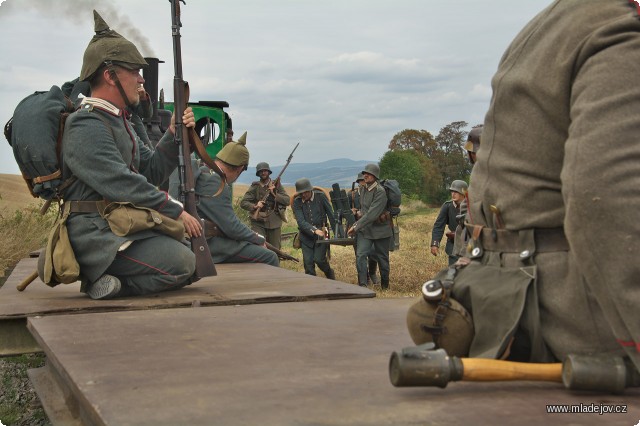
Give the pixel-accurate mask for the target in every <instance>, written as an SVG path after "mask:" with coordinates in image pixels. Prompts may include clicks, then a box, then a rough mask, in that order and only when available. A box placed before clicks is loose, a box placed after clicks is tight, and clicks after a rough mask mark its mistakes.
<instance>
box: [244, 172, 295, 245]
mask: <svg viewBox="0 0 640 426" xmlns="http://www.w3.org/2000/svg"><path fill="white" fill-rule="evenodd" d="M271 173H273V172H272V171H271V169H270V168H269V164H268V163H264V162H262V163H258V165H257V166H256V176H258V177H259V178H260V180H259V181H255V182H253V183H251V186H250V187H249V189H248V190H247V192H246V193H245V194H244V197H242V201H240V207H242V208H243V209H245V210H247V211H248V212H249V213H250V218H251V229H253V230H254V231H255V232H257V233H258V234H261V235H264V236H265V238H266V239H267V241H268V242H269V244H271V245H273V246H274V247H276V248H278V249H279V248H280V235H281V233H282V222H283V221H286V216H285V210H286V208H287V206H288V205H289V202H290V201H291V198H290V197H289V194H287V192H286V191H285V190H284V188H283V187H282V185H281V184H280V179H276V180H272V179H271Z"/></svg>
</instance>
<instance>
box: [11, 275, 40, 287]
mask: <svg viewBox="0 0 640 426" xmlns="http://www.w3.org/2000/svg"><path fill="white" fill-rule="evenodd" d="M36 278H38V271H33V272H32V273H31V275H29V276H28V277H27V278H25V279H24V280H23V281H22V282H21V283H20V284H18V285H17V286H16V289H17V290H18V291H24V289H25V288H27V287H28V286H29V284H31V283H32V282H33V281H34V280H35V279H36Z"/></svg>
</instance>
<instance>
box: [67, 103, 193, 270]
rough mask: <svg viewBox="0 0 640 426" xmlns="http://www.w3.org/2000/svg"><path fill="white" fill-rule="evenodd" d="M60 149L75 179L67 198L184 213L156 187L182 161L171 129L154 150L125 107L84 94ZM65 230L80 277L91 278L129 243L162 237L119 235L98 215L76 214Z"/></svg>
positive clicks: (173, 214)
mask: <svg viewBox="0 0 640 426" xmlns="http://www.w3.org/2000/svg"><path fill="white" fill-rule="evenodd" d="M62 153H63V164H64V168H63V170H64V171H63V176H64V178H65V179H66V178H68V177H70V176H71V175H73V176H75V177H76V178H77V180H76V181H75V182H74V183H73V184H72V185H71V186H69V188H67V190H66V191H65V194H64V195H65V200H66V201H72V200H82V201H98V200H102V199H105V200H109V201H119V202H131V203H133V204H135V205H137V206H142V207H149V208H152V209H154V210H157V211H158V212H160V213H161V214H163V215H165V216H169V217H171V218H174V219H176V218H178V216H180V214H181V213H182V211H183V209H182V206H181V205H180V204H178V203H176V202H173V201H171V200H170V199H169V195H168V194H167V193H166V192H163V191H160V190H158V189H157V188H156V186H155V185H157V184H160V183H162V182H163V181H164V180H165V179H166V178H168V177H169V174H170V173H171V172H172V171H173V169H175V168H176V166H177V164H178V160H177V155H178V148H177V146H176V145H175V144H174V143H173V137H172V135H171V133H170V132H167V133H165V135H164V136H163V137H162V139H161V140H160V142H159V143H158V146H157V149H156V150H155V151H151V150H150V149H149V148H147V146H146V145H145V144H144V143H143V142H142V141H141V140H140V138H138V136H137V135H136V133H135V131H134V130H133V128H132V127H131V123H130V122H129V121H128V120H127V118H126V117H125V114H124V113H123V111H122V110H118V109H117V108H116V107H114V106H113V105H111V104H109V103H108V102H106V101H104V100H101V99H96V98H85V99H84V100H83V103H82V105H81V107H80V109H78V110H77V111H76V112H74V113H73V114H71V115H69V117H68V118H67V121H66V124H65V131H64V136H63V139H62ZM67 228H68V231H69V239H70V241H71V245H72V247H73V251H74V253H75V255H76V259H77V260H78V263H79V264H80V273H81V276H82V277H83V278H85V279H87V280H89V281H90V282H93V281H96V280H97V279H98V278H100V276H101V275H102V274H103V273H104V271H105V270H106V269H107V268H108V267H109V265H110V264H111V263H112V262H113V260H114V259H115V256H116V253H117V252H118V248H119V247H120V246H121V245H122V244H123V243H124V242H125V241H132V240H133V241H135V240H139V239H144V238H149V237H153V236H155V235H162V234H158V233H156V232H155V231H150V230H147V231H142V232H139V233H136V234H132V235H128V236H126V237H119V236H116V235H115V234H113V232H111V230H110V229H109V225H108V224H107V222H106V221H105V220H104V219H103V218H102V217H101V216H100V215H99V214H98V213H72V214H71V215H70V217H69V219H68V220H67Z"/></svg>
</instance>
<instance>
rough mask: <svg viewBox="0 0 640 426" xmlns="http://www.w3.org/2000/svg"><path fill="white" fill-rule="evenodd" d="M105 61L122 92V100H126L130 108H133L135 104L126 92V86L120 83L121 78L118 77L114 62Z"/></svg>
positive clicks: (125, 102)
mask: <svg viewBox="0 0 640 426" xmlns="http://www.w3.org/2000/svg"><path fill="white" fill-rule="evenodd" d="M104 63H105V64H106V65H107V70H108V71H109V75H110V76H111V78H112V79H113V81H114V82H115V83H116V87H117V88H118V91H119V92H120V96H122V100H123V101H124V104H125V105H126V106H128V107H129V108H133V106H134V105H133V104H132V103H131V102H130V101H129V98H128V97H127V94H126V93H125V92H124V88H123V87H122V84H120V79H118V74H116V68H115V66H114V64H113V62H111V61H104Z"/></svg>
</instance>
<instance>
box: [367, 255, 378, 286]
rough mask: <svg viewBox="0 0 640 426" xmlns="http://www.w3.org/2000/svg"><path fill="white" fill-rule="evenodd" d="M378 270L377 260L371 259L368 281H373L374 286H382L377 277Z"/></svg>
mask: <svg viewBox="0 0 640 426" xmlns="http://www.w3.org/2000/svg"><path fill="white" fill-rule="evenodd" d="M377 269H378V262H376V261H375V260H371V259H369V276H368V279H370V280H371V282H372V283H373V284H380V280H379V279H378V276H377V275H376V270H377Z"/></svg>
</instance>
